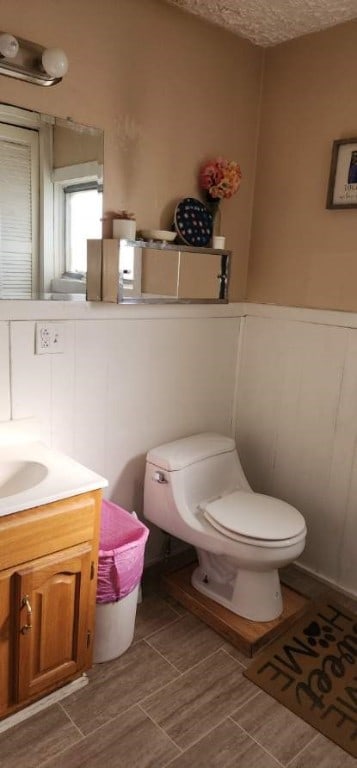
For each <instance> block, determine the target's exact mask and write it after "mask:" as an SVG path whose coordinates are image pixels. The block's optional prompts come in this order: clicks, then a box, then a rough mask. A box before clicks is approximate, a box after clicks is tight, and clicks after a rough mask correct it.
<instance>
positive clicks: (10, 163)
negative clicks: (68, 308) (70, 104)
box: [0, 104, 103, 298]
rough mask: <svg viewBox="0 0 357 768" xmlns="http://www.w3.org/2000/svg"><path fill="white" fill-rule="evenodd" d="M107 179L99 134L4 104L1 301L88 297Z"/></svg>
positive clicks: (0, 110)
mask: <svg viewBox="0 0 357 768" xmlns="http://www.w3.org/2000/svg"><path fill="white" fill-rule="evenodd" d="M102 176H103V132H102V131H100V130H98V129H96V128H91V127H89V126H82V125H77V124H76V123H73V122H72V121H71V120H62V119H59V118H55V117H51V116H49V115H41V114H38V113H36V112H31V111H30V110H26V109H21V108H18V107H13V106H10V105H6V104H0V298H31V297H36V295H40V296H43V295H47V294H51V293H52V292H53V291H54V292H57V291H58V292H60V293H62V292H69V293H72V292H75V293H76V292H79V293H85V290H86V286H85V279H82V280H80V279H78V280H77V281H76V280H74V281H72V283H71V284H70V282H69V280H68V279H67V280H66V279H64V277H66V276H67V273H72V272H73V273H78V278H79V276H80V274H83V273H85V272H86V240H87V238H100V237H101V216H102Z"/></svg>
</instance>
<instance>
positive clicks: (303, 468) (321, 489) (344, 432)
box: [236, 316, 357, 593]
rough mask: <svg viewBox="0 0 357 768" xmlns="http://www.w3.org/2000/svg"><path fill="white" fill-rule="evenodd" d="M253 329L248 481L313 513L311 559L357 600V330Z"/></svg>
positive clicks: (245, 354) (242, 382) (246, 386)
mask: <svg viewBox="0 0 357 768" xmlns="http://www.w3.org/2000/svg"><path fill="white" fill-rule="evenodd" d="M243 325H244V328H243V330H242V333H243V341H242V345H241V350H242V352H241V359H240V365H239V379H238V387H237V404H236V409H237V410H236V412H237V421H236V439H237V443H238V446H239V451H240V455H241V459H242V463H243V466H244V468H245V471H246V474H247V477H248V480H249V482H250V483H251V485H252V487H253V488H254V489H255V490H257V491H260V492H263V493H268V494H271V495H273V496H277V497H280V498H282V499H285V500H286V501H288V502H290V503H291V504H293V505H294V506H296V507H297V508H298V509H299V510H300V511H301V512H302V514H303V515H304V517H305V519H306V522H307V527H308V537H307V544H306V549H305V552H304V554H303V555H302V557H301V562H302V563H304V564H305V565H306V566H307V567H309V568H310V569H311V570H313V571H314V572H316V573H318V574H321V575H322V576H324V577H326V578H327V579H329V580H331V581H332V582H334V583H336V584H339V585H340V586H341V587H343V588H345V589H348V590H350V591H354V592H356V593H357V514H356V500H357V457H356V442H357V397H356V394H357V330H356V329H350V328H347V327H334V326H332V325H322V324H317V323H313V322H298V321H290V320H285V319H284V318H282V319H276V318H269V317H262V318H258V317H249V316H248V317H247V318H246V319H245V321H244V323H243Z"/></svg>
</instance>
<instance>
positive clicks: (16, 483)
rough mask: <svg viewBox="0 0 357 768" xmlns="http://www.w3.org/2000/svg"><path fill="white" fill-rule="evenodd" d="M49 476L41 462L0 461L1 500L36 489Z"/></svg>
mask: <svg viewBox="0 0 357 768" xmlns="http://www.w3.org/2000/svg"><path fill="white" fill-rule="evenodd" d="M47 474H48V468H47V467H46V466H45V464H42V463H41V462H39V461H25V460H24V461H21V460H17V461H16V460H12V461H6V460H5V461H4V460H3V461H0V498H1V499H4V498H6V497H7V496H14V495H15V494H17V493H22V492H23V491H27V490H28V489H29V488H34V487H35V486H36V485H38V484H39V483H41V482H42V480H44V479H45V477H46V475H47Z"/></svg>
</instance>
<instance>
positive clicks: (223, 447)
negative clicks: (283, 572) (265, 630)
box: [144, 433, 306, 621]
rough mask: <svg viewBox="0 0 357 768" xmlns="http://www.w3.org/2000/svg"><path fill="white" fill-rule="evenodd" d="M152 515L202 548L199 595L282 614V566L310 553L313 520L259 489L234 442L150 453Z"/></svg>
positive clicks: (243, 612) (207, 441)
mask: <svg viewBox="0 0 357 768" xmlns="http://www.w3.org/2000/svg"><path fill="white" fill-rule="evenodd" d="M144 516H145V518H146V519H147V520H149V521H150V522H152V523H154V524H155V525H157V526H158V527H159V528H161V529H162V530H164V531H166V532H167V533H169V534H171V535H172V536H176V537H177V538H179V539H181V540H183V541H186V542H187V543H189V544H191V545H192V546H194V547H195V549H196V551H197V556H198V567H197V568H196V569H195V570H194V572H193V574H192V585H193V586H194V587H195V588H196V589H197V590H198V591H199V592H201V593H202V594H204V595H206V596H208V597H210V598H211V599H212V600H215V601H216V602H217V603H220V604H221V605H224V606H225V607H226V608H228V609H229V610H230V611H233V612H234V613H236V614H238V615H240V616H243V617H244V618H246V619H251V620H252V621H271V620H273V619H276V618H278V616H280V614H281V613H282V610H283V601H282V595H281V587H280V580H279V573H278V569H279V568H281V567H282V566H284V565H287V564H288V563H291V562H292V561H293V560H296V558H297V557H299V555H301V553H302V552H303V550H304V547H305V540H306V525H305V520H304V518H303V516H302V515H301V514H300V512H298V510H297V509H295V508H294V507H292V506H291V505H290V504H287V503H286V502H285V501H281V500H279V499H276V498H273V497H272V496H266V495H263V494H261V493H254V491H252V489H251V488H250V486H249V484H248V481H247V479H246V477H245V475H244V472H243V469H242V466H241V463H240V460H239V457H238V453H237V449H236V446H235V442H234V440H232V438H230V437H225V436H223V435H218V434H214V433H203V434H198V435H192V436H191V437H185V438H182V439H180V440H175V441H174V442H170V443H166V444H164V445H160V446H158V447H157V448H153V449H152V450H150V451H149V452H148V454H147V457H146V469H145V482H144Z"/></svg>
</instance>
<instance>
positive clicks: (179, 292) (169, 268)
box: [119, 240, 230, 303]
mask: <svg viewBox="0 0 357 768" xmlns="http://www.w3.org/2000/svg"><path fill="white" fill-rule="evenodd" d="M229 257H230V253H229V251H214V250H213V249H212V248H195V249H192V247H188V246H184V245H168V244H166V243H165V244H163V243H157V242H152V241H150V242H136V243H134V242H130V241H127V240H121V242H120V249H119V282H120V285H119V300H120V301H123V302H126V303H129V302H136V301H147V302H150V301H151V302H156V303H157V302H158V301H161V302H177V301H179V302H206V303H208V302H214V303H216V302H219V301H227V300H228V296H227V293H228V277H229Z"/></svg>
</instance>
